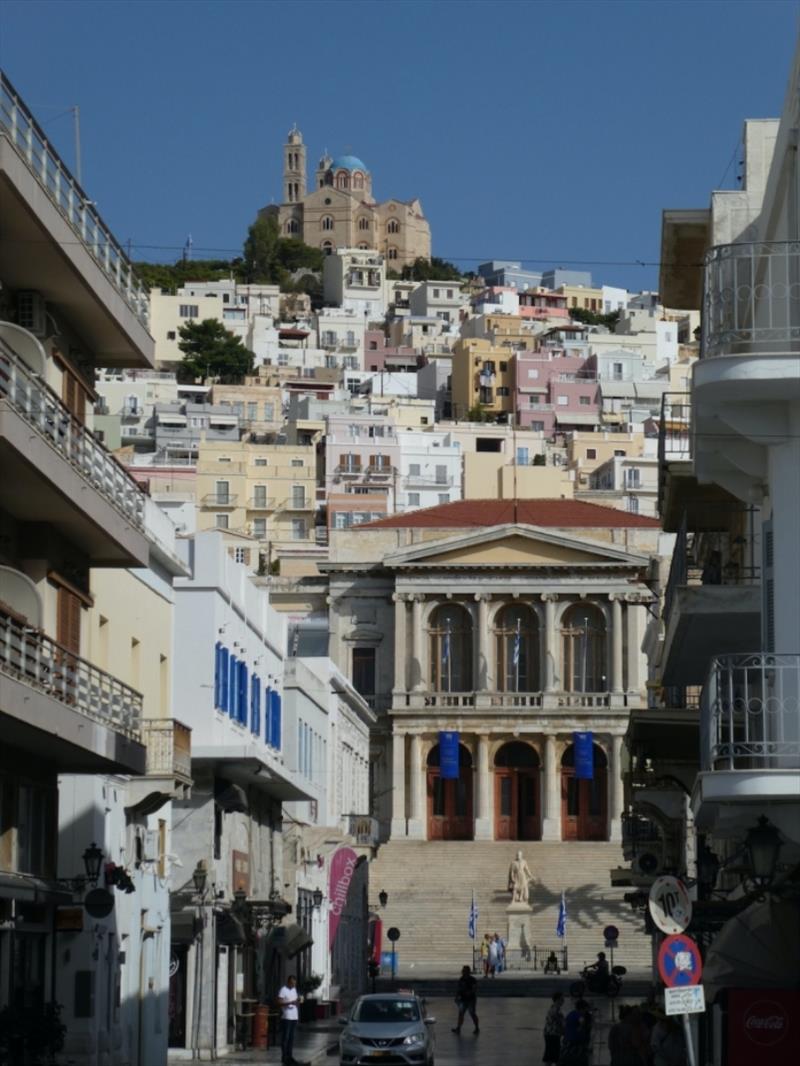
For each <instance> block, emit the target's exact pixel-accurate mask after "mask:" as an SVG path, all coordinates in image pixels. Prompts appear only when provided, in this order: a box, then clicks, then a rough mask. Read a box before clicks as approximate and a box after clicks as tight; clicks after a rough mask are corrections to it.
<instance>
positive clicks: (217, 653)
mask: <svg viewBox="0 0 800 1066" xmlns="http://www.w3.org/2000/svg"><path fill="white" fill-rule="evenodd" d="M222 652H223V648H222V645H221V644H220V642H219V641H217V643H216V644H215V645H214V706H215V707H217V708H219V707H221V706H222Z"/></svg>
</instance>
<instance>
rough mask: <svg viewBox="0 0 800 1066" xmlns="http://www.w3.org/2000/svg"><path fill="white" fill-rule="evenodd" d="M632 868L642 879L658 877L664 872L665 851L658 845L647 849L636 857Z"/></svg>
mask: <svg viewBox="0 0 800 1066" xmlns="http://www.w3.org/2000/svg"><path fill="white" fill-rule="evenodd" d="M631 866H632V868H633V871H634V873H637V874H640V875H641V876H642V877H658V876H659V875H660V874H662V873H663V872H664V851H663V849H662V848H660V847H658V845H655V846H653V847H646V848H644V849H643V850H642V851H640V852H639V853H638V855H636V856H634V859H633V862H632V863H631Z"/></svg>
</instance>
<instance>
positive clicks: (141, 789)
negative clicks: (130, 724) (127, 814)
mask: <svg viewBox="0 0 800 1066" xmlns="http://www.w3.org/2000/svg"><path fill="white" fill-rule="evenodd" d="M142 740H143V741H144V743H145V744H146V745H147V763H146V766H145V774H144V777H140V778H137V779H136V780H135V781H132V782H131V783H130V785H129V786H128V808H129V809H134V810H135V811H136V813H137V814H139V815H144V814H153V813H154V812H155V811H157V810H158V809H159V808H160V807H163V805H164V804H165V803H167V802H168V801H169V800H171V799H177V800H185V799H188V798H189V796H190V794H191V787H192V731H191V729H190V728H189V726H187V725H184V724H183V723H182V722H178V721H177V720H176V719H174V718H144V719H142Z"/></svg>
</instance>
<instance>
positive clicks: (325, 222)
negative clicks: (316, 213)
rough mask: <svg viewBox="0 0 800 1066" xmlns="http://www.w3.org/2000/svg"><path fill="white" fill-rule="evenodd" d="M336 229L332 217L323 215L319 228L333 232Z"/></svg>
mask: <svg viewBox="0 0 800 1066" xmlns="http://www.w3.org/2000/svg"><path fill="white" fill-rule="evenodd" d="M333 227H334V221H333V218H332V217H331V215H323V216H322V218H321V219H320V220H319V228H320V229H323V230H332V229H333Z"/></svg>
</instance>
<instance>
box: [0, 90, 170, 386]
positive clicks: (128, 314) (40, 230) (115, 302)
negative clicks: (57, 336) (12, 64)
mask: <svg viewBox="0 0 800 1066" xmlns="http://www.w3.org/2000/svg"><path fill="white" fill-rule="evenodd" d="M0 218H2V219H3V225H4V231H3V238H4V239H3V243H2V245H1V246H0V277H2V279H3V283H4V285H5V286H7V287H8V288H9V289H12V290H17V291H19V290H31V291H34V292H38V293H39V294H41V296H42V297H43V298H44V300H45V301H46V302H47V303H48V304H49V305H50V306H51V307H52V308H53V309H54V310H55V311H56V313H57V314H58V313H59V312H61V313H63V314H64V315H65V316H66V318H67V319H68V320H69V321H70V323H71V325H73V327H74V328H75V332H76V333H77V335H78V336H79V337H82V338H83V339H84V340H85V342H86V343H87V345H88V349H89V352H90V353H92V354H94V355H95V361H96V363H97V364H98V365H101V366H138V367H152V366H153V361H154V348H155V344H154V341H153V339H152V337H151V336H150V334H149V333H148V311H149V294H148V291H147V289H146V288H145V286H144V285H142V283H141V282H140V281H139V280H138V278H137V277H136V275H135V273H134V270H133V265H132V264H131V262H130V260H129V259H128V257H127V255H126V254H125V253H124V252H123V250H122V248H121V246H120V245H119V243H118V242H117V241H116V240H115V239H114V236H113V234H112V233H111V230H110V229H109V228H108V226H107V225H106V224H105V222H103V220H102V219H101V217H100V215H99V214H98V212H97V210H96V209H95V206H94V203H93V202H92V200H91V198H90V197H89V196H88V195H87V193H86V192H85V191H84V190H83V189H82V188H81V186H80V185H79V184H78V182H77V181H76V180H75V178H74V177H73V176H72V174H71V173H70V171H69V169H68V167H67V166H66V165H65V163H64V161H63V160H62V159H61V157H60V156H59V155H58V153H57V152H56V151H55V149H54V148H53V146H52V145H51V144H50V143H49V141H48V139H47V136H46V134H45V133H44V131H43V130H42V128H41V127H40V126H39V125H38V123H37V122H36V120H35V118H34V117H33V115H32V114H31V112H30V111H29V109H28V108H27V107H26V106H25V104H24V102H23V101H22V99H21V98H20V96H19V95H18V93H17V92H16V90H15V89H14V87H13V86H12V85H11V83H10V82H9V81H8V79H7V78H6V77H5V76H4V75H0Z"/></svg>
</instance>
